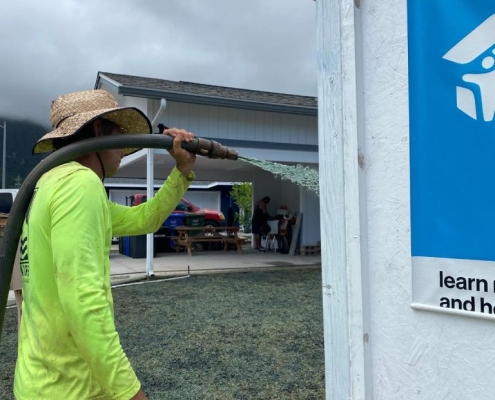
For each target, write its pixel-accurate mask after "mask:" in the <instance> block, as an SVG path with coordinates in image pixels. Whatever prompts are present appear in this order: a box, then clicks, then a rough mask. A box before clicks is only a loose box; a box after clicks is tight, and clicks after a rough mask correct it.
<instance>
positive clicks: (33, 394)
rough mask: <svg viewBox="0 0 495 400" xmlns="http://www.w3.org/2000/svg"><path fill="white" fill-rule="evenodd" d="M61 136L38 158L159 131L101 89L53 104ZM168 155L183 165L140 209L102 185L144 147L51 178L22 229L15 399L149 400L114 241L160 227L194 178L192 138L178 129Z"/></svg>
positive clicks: (49, 139)
mask: <svg viewBox="0 0 495 400" xmlns="http://www.w3.org/2000/svg"><path fill="white" fill-rule="evenodd" d="M50 119H51V122H52V126H53V128H54V129H53V131H52V132H50V133H48V134H47V135H45V136H43V137H42V138H41V139H40V140H39V141H38V143H37V144H36V145H35V146H34V149H33V152H34V153H45V152H50V151H54V150H55V151H56V150H57V149H60V148H62V147H63V146H66V145H68V144H71V143H75V142H77V141H79V140H83V139H85V138H90V137H94V136H103V135H120V134H126V133H151V132H152V128H151V124H150V122H149V120H148V118H147V117H146V116H145V115H144V114H143V113H142V112H141V111H139V110H138V109H136V108H130V107H128V108H119V107H117V105H116V103H115V99H114V98H113V96H111V95H110V94H109V93H107V92H105V91H103V90H93V91H86V92H77V93H70V94H67V95H65V96H61V97H59V98H58V99H57V100H55V101H54V102H53V103H52V107H51V116H50ZM163 133H164V134H166V135H170V136H172V137H174V141H173V148H172V149H171V150H170V151H169V152H170V154H171V155H172V157H174V159H175V161H176V167H175V168H174V169H173V170H172V172H171V173H170V175H169V177H168V179H167V180H166V182H165V183H164V184H163V186H162V188H160V190H159V191H158V192H157V194H156V196H155V197H153V198H152V199H150V200H149V201H147V202H146V203H143V204H142V205H140V206H136V207H125V206H121V205H117V204H115V203H111V202H109V201H108V199H107V196H106V193H105V189H104V187H103V185H102V180H103V179H104V178H105V176H112V175H114V174H115V173H116V172H117V170H118V167H119V165H120V161H121V159H122V157H123V156H125V155H128V154H131V153H133V152H135V151H137V150H138V149H124V150H120V149H119V150H117V149H115V150H104V151H100V152H95V153H91V154H88V155H86V156H82V157H80V158H79V159H77V160H76V161H72V162H69V163H66V164H63V165H60V166H59V167H56V168H54V169H52V170H51V171H49V172H47V173H46V174H45V175H43V176H42V178H41V179H40V180H39V182H38V184H37V186H36V190H35V192H34V194H33V199H32V201H31V204H30V206H29V209H28V212H27V213H26V218H25V221H24V225H23V230H22V235H21V241H22V243H24V244H25V245H24V246H23V251H22V254H21V270H22V279H23V296H24V301H23V306H22V317H21V325H20V333H19V351H18V359H17V365H16V372H15V379H14V393H15V396H16V398H17V399H18V400H24V399H33V398H37V399H68V400H69V399H126V400H127V399H146V396H145V395H144V392H143V391H142V389H141V388H140V383H139V381H138V379H137V377H136V375H135V373H134V371H133V369H132V367H131V365H130V363H129V361H128V359H127V357H126V355H125V354H124V352H123V349H122V346H121V344H120V341H119V336H118V334H117V331H116V329H115V323H114V314H113V300H112V294H111V290H110V260H109V253H110V246H111V238H112V237H113V236H127V235H141V234H146V233H151V232H154V231H156V230H157V229H158V228H159V227H160V226H161V225H162V223H163V221H164V220H165V219H166V218H167V217H168V215H169V214H170V213H171V211H172V210H173V209H174V207H175V206H176V204H177V203H178V202H179V200H180V199H181V197H182V196H183V195H184V193H185V192H186V190H187V188H188V186H189V185H190V183H191V182H192V181H193V179H194V174H193V172H192V168H193V165H194V161H195V155H193V154H191V153H189V152H188V151H186V150H183V149H182V148H181V142H183V141H186V142H190V141H191V140H192V139H193V135H192V134H191V133H189V132H186V131H184V130H179V129H167V130H164V132H163Z"/></svg>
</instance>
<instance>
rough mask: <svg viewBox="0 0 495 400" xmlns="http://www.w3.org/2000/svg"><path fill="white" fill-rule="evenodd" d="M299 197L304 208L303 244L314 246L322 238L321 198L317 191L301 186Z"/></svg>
mask: <svg viewBox="0 0 495 400" xmlns="http://www.w3.org/2000/svg"><path fill="white" fill-rule="evenodd" d="M299 199H300V200H299V202H300V204H301V207H300V208H301V210H304V211H303V218H302V224H301V232H300V236H301V244H303V245H308V246H313V245H315V244H316V243H317V242H319V241H320V240H321V232H320V229H321V226H320V221H321V217H320V212H319V211H320V198H319V197H318V196H317V195H316V194H315V193H313V192H310V191H309V190H307V189H304V188H300V190H299ZM316 211H318V212H316Z"/></svg>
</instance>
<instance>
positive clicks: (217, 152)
mask: <svg viewBox="0 0 495 400" xmlns="http://www.w3.org/2000/svg"><path fill="white" fill-rule="evenodd" d="M196 140H197V141H198V142H197V148H196V151H195V152H194V153H195V154H198V155H200V156H204V157H208V158H220V159H227V160H237V159H238V158H239V155H238V154H237V151H234V150H232V149H229V148H228V147H225V146H223V145H221V144H220V143H218V142H215V141H214V140H209V139H203V138H196Z"/></svg>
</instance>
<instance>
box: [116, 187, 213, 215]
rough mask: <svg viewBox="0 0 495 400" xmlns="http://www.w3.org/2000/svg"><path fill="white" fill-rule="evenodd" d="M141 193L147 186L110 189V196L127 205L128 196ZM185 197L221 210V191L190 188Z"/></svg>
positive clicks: (201, 204)
mask: <svg viewBox="0 0 495 400" xmlns="http://www.w3.org/2000/svg"><path fill="white" fill-rule="evenodd" d="M139 193H142V194H146V188H142V189H110V190H109V191H108V198H109V199H110V201H113V202H114V203H117V204H122V205H125V204H126V197H127V196H132V195H135V194H139ZM155 193H156V190H155ZM184 198H185V199H186V200H188V201H190V202H191V203H193V204H194V205H196V206H197V207H199V208H210V209H212V210H220V208H221V203H220V201H221V199H220V192H217V191H197V190H188V191H187V192H186V194H185V195H184Z"/></svg>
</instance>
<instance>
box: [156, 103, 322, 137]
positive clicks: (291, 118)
mask: <svg viewBox="0 0 495 400" xmlns="http://www.w3.org/2000/svg"><path fill="white" fill-rule="evenodd" d="M159 106H160V102H159V101H158V100H154V101H153V106H152V109H151V110H150V112H151V113H152V114H153V115H155V113H156V112H157V111H158V109H159ZM160 121H161V122H163V124H165V125H166V126H168V127H170V128H171V127H181V128H183V129H187V130H189V131H191V132H194V133H195V134H196V135H198V136H203V137H209V138H217V139H236V140H253V141H263V142H273V143H295V144H310V145H316V144H318V128H317V118H316V117H315V116H308V115H293V114H284V113H274V112H268V111H256V110H244V109H238V108H229V107H219V106H210V105H201V104H190V103H179V102H173V101H168V102H167V108H166V109H165V112H164V113H163V116H162V117H161V118H160Z"/></svg>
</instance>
